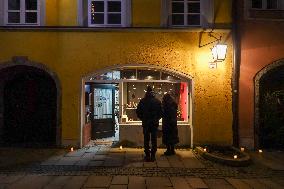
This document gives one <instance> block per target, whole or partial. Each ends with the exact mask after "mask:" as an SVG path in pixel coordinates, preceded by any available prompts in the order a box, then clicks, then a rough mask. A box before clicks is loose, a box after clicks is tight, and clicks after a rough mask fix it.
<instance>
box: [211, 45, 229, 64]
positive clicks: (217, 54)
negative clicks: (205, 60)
mask: <svg viewBox="0 0 284 189" xmlns="http://www.w3.org/2000/svg"><path fill="white" fill-rule="evenodd" d="M211 51H212V56H213V60H214V62H221V61H224V60H225V58H226V54H227V45H226V44H219V43H218V44H217V45H214V46H213V48H212V49H211Z"/></svg>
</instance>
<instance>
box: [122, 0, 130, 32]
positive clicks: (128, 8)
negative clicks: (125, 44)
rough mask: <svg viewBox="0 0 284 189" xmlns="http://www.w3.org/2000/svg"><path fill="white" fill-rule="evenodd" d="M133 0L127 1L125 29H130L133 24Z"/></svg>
mask: <svg viewBox="0 0 284 189" xmlns="http://www.w3.org/2000/svg"><path fill="white" fill-rule="evenodd" d="M131 5H132V0H125V13H122V14H123V15H125V25H124V27H130V26H131V22H132V6H131Z"/></svg>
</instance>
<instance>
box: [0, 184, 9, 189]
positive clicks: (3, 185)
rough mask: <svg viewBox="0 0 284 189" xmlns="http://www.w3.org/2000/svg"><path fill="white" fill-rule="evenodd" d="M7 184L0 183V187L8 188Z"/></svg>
mask: <svg viewBox="0 0 284 189" xmlns="http://www.w3.org/2000/svg"><path fill="white" fill-rule="evenodd" d="M8 187H9V185H8V184H0V189H8Z"/></svg>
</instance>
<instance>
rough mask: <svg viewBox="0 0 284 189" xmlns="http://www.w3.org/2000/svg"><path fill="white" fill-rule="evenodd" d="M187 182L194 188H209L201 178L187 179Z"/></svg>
mask: <svg viewBox="0 0 284 189" xmlns="http://www.w3.org/2000/svg"><path fill="white" fill-rule="evenodd" d="M186 181H187V183H188V184H189V185H190V186H191V187H192V188H208V186H207V185H206V184H205V183H204V181H203V180H202V179H201V178H192V177H186Z"/></svg>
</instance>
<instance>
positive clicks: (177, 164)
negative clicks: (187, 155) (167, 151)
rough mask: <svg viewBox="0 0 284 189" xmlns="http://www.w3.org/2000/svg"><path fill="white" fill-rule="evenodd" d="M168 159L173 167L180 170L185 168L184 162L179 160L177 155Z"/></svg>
mask: <svg viewBox="0 0 284 189" xmlns="http://www.w3.org/2000/svg"><path fill="white" fill-rule="evenodd" d="M167 158H168V161H169V163H170V166H171V167H179V168H183V167H184V165H183V163H182V161H181V160H180V159H179V158H178V156H176V155H174V156H168V157H167Z"/></svg>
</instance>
